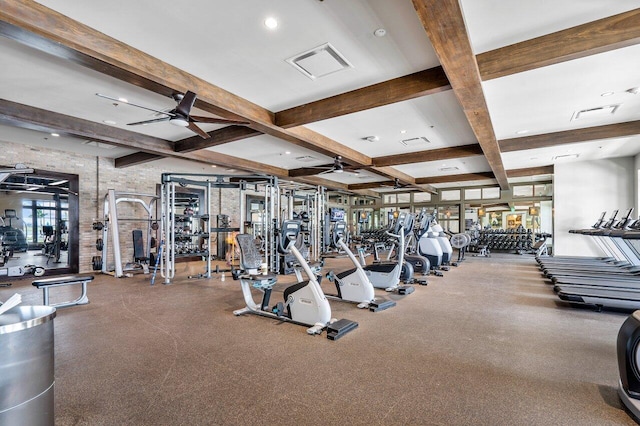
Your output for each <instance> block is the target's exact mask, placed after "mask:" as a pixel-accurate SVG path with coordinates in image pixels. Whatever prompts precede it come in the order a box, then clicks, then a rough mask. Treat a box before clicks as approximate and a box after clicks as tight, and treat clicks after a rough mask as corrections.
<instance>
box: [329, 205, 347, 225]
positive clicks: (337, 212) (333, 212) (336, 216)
mask: <svg viewBox="0 0 640 426" xmlns="http://www.w3.org/2000/svg"><path fill="white" fill-rule="evenodd" d="M329 217H330V220H331V222H338V221H340V220H344V217H345V211H344V209H338V208H335V207H332V208H330V209H329Z"/></svg>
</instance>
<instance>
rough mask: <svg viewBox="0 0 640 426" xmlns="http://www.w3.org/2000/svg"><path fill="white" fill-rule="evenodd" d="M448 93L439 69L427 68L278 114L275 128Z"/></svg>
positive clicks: (443, 76) (446, 83) (445, 78)
mask: <svg viewBox="0 0 640 426" xmlns="http://www.w3.org/2000/svg"><path fill="white" fill-rule="evenodd" d="M449 89H451V86H450V85H449V80H447V76H446V75H445V73H444V70H443V69H442V67H435V68H430V69H428V70H423V71H418V72H416V73H413V74H409V75H405V76H402V77H398V78H394V79H392V80H387V81H384V82H382V83H378V84H374V85H371V86H367V87H363V88H361V89H357V90H352V91H350V92H346V93H341V94H339V95H335V96H331V97H329V98H325V99H321V100H319V101H316V102H310V103H308V104H304V105H299V106H296V107H293V108H289V109H286V110H284V111H280V112H277V113H276V124H277V125H278V126H280V127H284V128H289V127H294V126H300V125H303V124H307V123H312V122H315V121H321V120H326V119H328V118H334V117H339V116H342V115H347V114H353V113H354V112H359V111H364V110H367V109H371V108H376V107H379V106H383V105H389V104H392V103H396V102H402V101H406V100H409V99H415V98H418V97H421V96H426V95H431V94H434V93H440V92H443V91H445V90H449Z"/></svg>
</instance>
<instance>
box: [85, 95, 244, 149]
mask: <svg viewBox="0 0 640 426" xmlns="http://www.w3.org/2000/svg"><path fill="white" fill-rule="evenodd" d="M96 95H97V96H100V97H101V98H105V99H109V100H112V101H116V102H120V103H123V104H125V105H131V106H133V107H136V108H142V109H146V110H149V111H153V112H157V113H158V114H162V115H164V117H160V118H153V119H151V120H144V121H138V122H135V123H128V124H127V126H137V125H140V124H143V125H144V124H151V123H158V122H161V121H168V122H169V123H171V124H173V125H175V126H180V127H187V128H188V129H189V130H191V131H192V132H194V133H196V134H198V135H200V136H201V137H202V138H204V139H209V135H208V134H207V132H205V131H204V130H202V129H201V128H200V127H198V126H197V125H196V124H195V123H215V124H236V125H247V124H249V123H248V122H246V121H238V120H228V119H225V118H215V117H201V116H195V115H190V114H189V113H190V112H191V108H192V107H193V104H194V103H195V102H196V94H195V93H193V92H191V91H187V93H185V94H184V95H183V94H181V93H179V94H175V95H173V99H174V100H175V101H176V102H178V105H177V106H176V107H175V108H174V109H172V110H171V111H160V110H157V109H154V108H149V107H146V106H142V105H136V104H134V103H131V102H129V101H127V100H126V99H123V98H114V97H111V96H107V95H103V94H101V93H96Z"/></svg>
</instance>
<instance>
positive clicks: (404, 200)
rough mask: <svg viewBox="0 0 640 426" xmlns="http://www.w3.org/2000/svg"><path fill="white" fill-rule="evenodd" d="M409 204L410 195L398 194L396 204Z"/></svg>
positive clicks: (406, 193)
mask: <svg viewBox="0 0 640 426" xmlns="http://www.w3.org/2000/svg"><path fill="white" fill-rule="evenodd" d="M410 202H411V194H410V193H408V192H405V193H403V194H398V203H410Z"/></svg>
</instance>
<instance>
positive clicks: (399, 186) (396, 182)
mask: <svg viewBox="0 0 640 426" xmlns="http://www.w3.org/2000/svg"><path fill="white" fill-rule="evenodd" d="M407 186H409V184H405V183H401V182H400V179H398V178H395V179H394V180H393V189H402V188H406V187H407Z"/></svg>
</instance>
